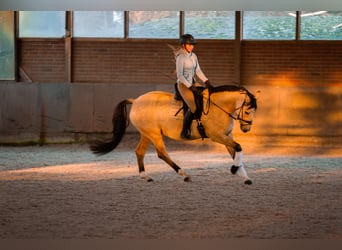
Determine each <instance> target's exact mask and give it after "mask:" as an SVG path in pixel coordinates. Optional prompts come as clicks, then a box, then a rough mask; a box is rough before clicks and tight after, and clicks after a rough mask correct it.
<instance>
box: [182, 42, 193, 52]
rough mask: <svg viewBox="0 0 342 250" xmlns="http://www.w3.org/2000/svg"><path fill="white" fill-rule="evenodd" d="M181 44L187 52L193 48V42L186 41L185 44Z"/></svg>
mask: <svg viewBox="0 0 342 250" xmlns="http://www.w3.org/2000/svg"><path fill="white" fill-rule="evenodd" d="M183 46H184V49H185V50H186V51H187V52H188V53H190V52H192V50H193V49H194V45H193V44H189V43H186V44H184V45H183Z"/></svg>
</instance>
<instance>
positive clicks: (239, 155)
mask: <svg viewBox="0 0 342 250" xmlns="http://www.w3.org/2000/svg"><path fill="white" fill-rule="evenodd" d="M234 165H235V166H237V167H240V166H242V151H240V152H236V153H235V158H234Z"/></svg>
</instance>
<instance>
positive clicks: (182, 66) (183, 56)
mask: <svg viewBox="0 0 342 250" xmlns="http://www.w3.org/2000/svg"><path fill="white" fill-rule="evenodd" d="M176 72H177V82H181V83H183V84H184V85H185V86H187V87H188V88H190V87H191V86H192V84H193V82H194V81H196V78H195V77H196V76H197V77H198V78H199V79H200V80H201V81H202V82H205V81H207V80H208V78H207V77H206V76H205V75H204V73H203V71H202V70H201V67H200V65H199V63H198V59H197V56H196V54H195V53H193V52H190V53H188V52H187V51H185V50H184V49H180V50H179V51H178V52H177V54H176Z"/></svg>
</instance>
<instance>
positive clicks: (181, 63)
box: [176, 34, 210, 139]
mask: <svg viewBox="0 0 342 250" xmlns="http://www.w3.org/2000/svg"><path fill="white" fill-rule="evenodd" d="M179 43H180V44H181V49H180V50H179V51H178V53H177V54H176V72H177V87H178V91H179V93H180V95H181V96H182V97H183V100H184V101H185V103H186V104H187V105H188V107H189V109H188V110H187V111H186V113H185V115H184V120H183V128H182V132H181V135H180V136H181V137H182V138H185V139H190V127H191V123H192V120H193V118H194V113H195V112H196V104H195V99H194V94H193V91H195V89H196V87H195V84H196V78H195V76H197V77H198V78H199V79H200V80H201V81H202V82H204V84H205V87H209V86H210V83H209V80H208V78H207V77H206V76H205V75H204V73H203V72H202V70H201V68H200V65H199V63H198V59H197V56H196V54H195V53H193V52H192V50H193V49H194V45H195V44H196V40H195V38H194V37H193V36H192V35H190V34H185V35H182V36H181V37H180V41H179Z"/></svg>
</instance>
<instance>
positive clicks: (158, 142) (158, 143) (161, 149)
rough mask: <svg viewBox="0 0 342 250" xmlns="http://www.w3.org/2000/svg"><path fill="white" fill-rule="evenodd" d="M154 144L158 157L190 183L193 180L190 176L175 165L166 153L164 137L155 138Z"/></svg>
mask: <svg viewBox="0 0 342 250" xmlns="http://www.w3.org/2000/svg"><path fill="white" fill-rule="evenodd" d="M152 143H153V144H154V146H155V148H156V150H157V154H158V157H159V158H160V159H162V160H163V161H165V162H166V163H167V164H169V165H170V166H171V167H172V168H173V169H174V170H175V171H176V172H177V173H178V174H179V175H180V176H182V177H184V181H185V182H190V181H191V178H190V176H189V175H187V174H186V173H185V171H184V170H183V169H181V168H180V167H179V166H178V165H177V164H176V163H174V162H173V161H172V160H171V158H170V157H169V154H168V153H167V151H166V148H165V144H164V141H163V137H162V136H160V137H158V138H155V139H154V140H153V141H152Z"/></svg>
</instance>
